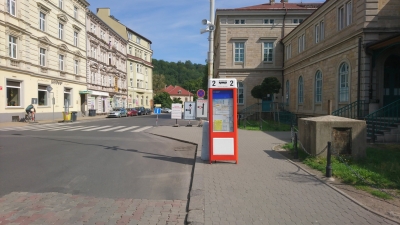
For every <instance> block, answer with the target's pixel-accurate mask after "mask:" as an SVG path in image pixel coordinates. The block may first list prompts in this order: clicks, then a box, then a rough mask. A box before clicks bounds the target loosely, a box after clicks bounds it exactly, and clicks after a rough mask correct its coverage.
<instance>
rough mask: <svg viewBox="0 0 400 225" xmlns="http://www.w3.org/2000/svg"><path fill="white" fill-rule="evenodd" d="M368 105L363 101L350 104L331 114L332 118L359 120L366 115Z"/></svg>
mask: <svg viewBox="0 0 400 225" xmlns="http://www.w3.org/2000/svg"><path fill="white" fill-rule="evenodd" d="M367 112H368V103H367V101H365V100H360V101H355V102H352V103H350V104H348V105H346V106H345V107H342V108H340V109H338V110H335V111H333V112H332V115H333V116H340V117H346V118H350V119H361V118H364V117H365V116H366V115H367Z"/></svg>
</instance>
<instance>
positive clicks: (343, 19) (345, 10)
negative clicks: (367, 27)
mask: <svg viewBox="0 0 400 225" xmlns="http://www.w3.org/2000/svg"><path fill="white" fill-rule="evenodd" d="M352 22H353V6H352V1H349V2H347V3H346V4H345V5H342V6H340V7H339V8H338V29H339V30H342V29H343V28H345V27H347V26H349V25H350V24H351V23H352Z"/></svg>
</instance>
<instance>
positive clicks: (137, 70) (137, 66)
mask: <svg viewBox="0 0 400 225" xmlns="http://www.w3.org/2000/svg"><path fill="white" fill-rule="evenodd" d="M136 73H139V64H136Z"/></svg>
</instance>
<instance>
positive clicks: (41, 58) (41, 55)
mask: <svg viewBox="0 0 400 225" xmlns="http://www.w3.org/2000/svg"><path fill="white" fill-rule="evenodd" d="M39 63H40V65H41V66H46V49H44V48H40V49H39Z"/></svg>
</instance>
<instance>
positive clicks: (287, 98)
mask: <svg viewBox="0 0 400 225" xmlns="http://www.w3.org/2000/svg"><path fill="white" fill-rule="evenodd" d="M285 92H286V96H285V103H286V105H289V100H290V83H289V80H287V81H286V86H285Z"/></svg>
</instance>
